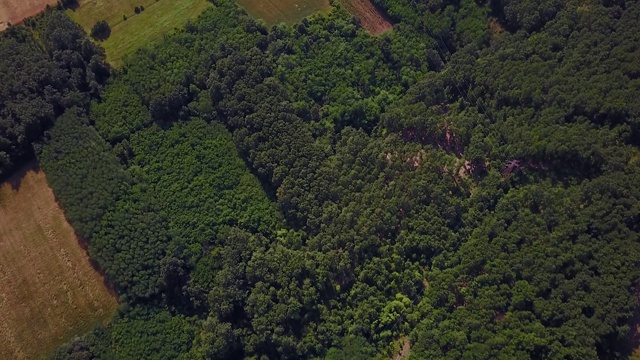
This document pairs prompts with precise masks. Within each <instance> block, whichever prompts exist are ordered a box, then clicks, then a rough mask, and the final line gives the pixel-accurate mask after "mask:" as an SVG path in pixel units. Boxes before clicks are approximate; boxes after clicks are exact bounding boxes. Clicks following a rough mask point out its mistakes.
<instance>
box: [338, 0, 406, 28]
mask: <svg viewBox="0 0 640 360" xmlns="http://www.w3.org/2000/svg"><path fill="white" fill-rule="evenodd" d="M341 2H342V5H343V6H344V8H345V9H346V10H347V11H348V12H349V13H351V14H352V15H353V16H355V17H357V18H358V19H359V20H360V25H361V26H362V27H363V28H364V29H365V30H367V31H368V32H369V33H370V34H371V35H374V36H375V35H380V34H382V33H383V32H385V31H389V30H391V29H393V25H392V24H391V21H390V20H389V18H388V17H387V15H386V14H384V13H383V12H382V11H381V10H380V9H378V8H376V6H375V5H374V4H373V3H372V2H371V0H341Z"/></svg>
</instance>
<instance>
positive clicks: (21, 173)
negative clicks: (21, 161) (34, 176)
mask: <svg viewBox="0 0 640 360" xmlns="http://www.w3.org/2000/svg"><path fill="white" fill-rule="evenodd" d="M31 171H33V172H36V173H39V172H40V164H38V162H37V161H36V160H32V161H30V162H28V163H26V164H25V165H23V166H21V167H19V168H18V169H17V170H15V171H13V172H12V173H11V175H9V176H8V177H7V178H5V179H4V182H5V183H8V184H9V185H10V186H11V189H12V190H13V191H18V190H20V186H22V180H23V179H24V177H25V176H26V175H27V173H29V172H31Z"/></svg>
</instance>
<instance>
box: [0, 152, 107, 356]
mask: <svg viewBox="0 0 640 360" xmlns="http://www.w3.org/2000/svg"><path fill="white" fill-rule="evenodd" d="M116 305H117V304H116V299H115V297H114V296H113V294H111V292H110V291H109V289H108V288H107V287H106V286H105V282H104V279H103V277H102V276H101V275H100V274H99V273H98V272H97V271H96V270H94V268H93V267H92V265H91V263H90V262H89V258H88V256H87V254H86V252H85V251H84V250H83V248H82V247H81V245H80V242H79V241H78V238H77V237H76V235H75V233H74V230H73V228H71V226H70V225H69V223H67V221H66V219H65V217H64V214H63V212H62V209H61V208H60V207H59V206H58V204H57V203H56V201H55V198H54V196H53V192H52V191H51V188H49V185H48V184H47V181H46V178H45V176H44V173H43V172H42V171H39V170H38V169H37V168H36V167H35V166H34V165H32V166H31V167H28V168H25V169H24V170H23V171H21V172H19V174H16V175H14V177H13V178H12V179H10V180H9V181H7V182H5V183H2V184H0V319H1V321H0V359H39V358H42V357H44V356H45V355H46V354H47V353H49V352H51V351H52V350H55V348H56V347H57V346H59V345H60V344H61V343H63V342H65V341H67V340H69V339H70V338H71V337H73V336H74V335H80V334H82V333H84V332H86V331H88V330H90V329H91V328H92V327H93V325H95V324H96V323H98V322H103V321H106V320H108V319H110V318H111V317H112V316H113V313H114V311H115V307H116Z"/></svg>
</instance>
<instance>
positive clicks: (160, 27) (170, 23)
mask: <svg viewBox="0 0 640 360" xmlns="http://www.w3.org/2000/svg"><path fill="white" fill-rule="evenodd" d="M140 5H141V6H143V7H144V11H142V12H140V13H139V14H136V13H135V12H134V8H135V7H136V6H140ZM210 6H212V5H211V3H209V2H208V1H207V0H179V1H172V0H158V1H156V0H117V1H107V0H91V1H86V2H81V4H80V7H79V8H77V9H76V10H67V13H68V14H69V16H70V17H71V18H72V19H74V21H76V22H77V23H78V24H80V25H81V26H82V27H83V28H84V29H85V31H87V32H90V31H91V27H92V26H93V24H95V23H96V22H97V21H99V20H106V21H107V22H108V23H109V26H111V36H109V38H108V39H107V40H105V41H104V42H101V43H100V45H101V46H102V47H104V49H105V52H106V53H107V60H108V61H109V62H110V63H111V64H112V65H114V66H121V65H122V63H123V60H124V58H125V57H126V56H127V55H129V54H131V53H133V52H135V51H136V50H137V49H138V48H140V47H142V46H145V45H148V44H151V43H153V42H154V41H157V40H159V39H161V38H162V37H163V36H164V35H165V34H168V33H169V32H170V31H171V30H173V29H175V28H181V27H182V26H183V25H184V24H185V23H186V22H187V20H189V19H194V18H196V17H197V16H198V15H200V14H201V13H202V12H203V11H204V10H205V9H207V8H208V7H210ZM123 15H125V16H126V17H127V20H123Z"/></svg>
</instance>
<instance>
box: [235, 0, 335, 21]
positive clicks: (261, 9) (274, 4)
mask: <svg viewBox="0 0 640 360" xmlns="http://www.w3.org/2000/svg"><path fill="white" fill-rule="evenodd" d="M236 1H237V3H238V4H239V5H240V6H242V7H243V8H244V9H245V10H247V12H248V13H249V15H251V16H253V17H254V18H257V19H262V20H264V21H265V22H266V23H267V25H268V26H271V25H273V24H277V23H281V22H284V23H288V24H292V23H295V22H297V21H298V20H301V19H302V18H305V17H307V16H309V15H313V14H315V13H317V12H326V11H329V9H331V5H330V4H329V0H236Z"/></svg>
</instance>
